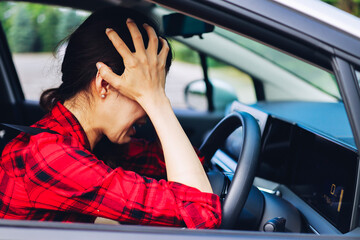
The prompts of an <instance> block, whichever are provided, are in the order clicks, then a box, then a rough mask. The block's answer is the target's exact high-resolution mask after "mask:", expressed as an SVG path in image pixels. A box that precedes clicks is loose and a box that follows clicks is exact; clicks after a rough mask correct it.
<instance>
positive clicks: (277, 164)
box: [0, 0, 360, 237]
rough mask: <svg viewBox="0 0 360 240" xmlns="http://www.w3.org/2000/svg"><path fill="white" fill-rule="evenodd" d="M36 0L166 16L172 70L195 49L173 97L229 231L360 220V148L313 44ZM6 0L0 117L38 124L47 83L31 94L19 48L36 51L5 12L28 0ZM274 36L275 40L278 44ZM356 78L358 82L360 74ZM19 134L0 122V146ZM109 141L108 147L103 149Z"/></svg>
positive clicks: (173, 16) (329, 229)
mask: <svg viewBox="0 0 360 240" xmlns="http://www.w3.org/2000/svg"><path fill="white" fill-rule="evenodd" d="M27 2H30V3H26V4H35V5H36V6H43V5H45V6H50V7H57V8H60V9H61V10H60V12H61V11H62V12H63V13H65V12H66V11H68V9H73V10H74V9H77V11H78V14H80V15H81V14H84V15H81V16H82V19H84V18H85V17H86V16H87V15H86V14H89V13H90V12H91V11H93V10H96V9H98V8H103V7H108V6H114V5H117V4H118V2H119V3H121V5H123V6H126V7H131V8H134V9H137V10H139V11H141V12H144V13H146V14H147V15H149V16H151V17H152V18H154V19H155V20H156V21H157V22H159V23H161V27H162V31H163V33H164V34H165V35H166V36H168V37H169V39H170V43H171V44H172V45H174V48H173V51H174V53H175V60H174V64H173V68H174V69H176V66H188V65H189V64H190V63H188V62H187V63H179V64H177V61H178V60H177V57H178V56H181V53H180V51H179V53H178V52H177V50H179V49H180V48H185V47H186V49H188V50H187V51H188V53H189V52H191V54H193V56H195V57H194V58H195V59H196V63H192V64H194V65H197V71H198V73H196V74H194V75H193V76H195V75H196V77H193V76H192V75H191V72H188V74H187V72H184V73H183V74H184V75H188V76H187V77H188V78H189V80H187V81H185V80H184V82H182V83H181V84H182V85H180V84H178V85H176V82H175V80H174V82H175V84H173V82H172V81H173V80H171V79H172V77H173V76H174V75H176V74H177V73H178V72H177V71H179V72H181V71H184V70H181V69H180V70H173V72H171V71H172V70H170V72H169V75H168V78H169V80H168V83H167V84H168V85H169V87H167V93H168V94H169V95H170V94H171V93H173V94H174V96H175V97H174V99H175V98H176V96H179V98H181V99H182V100H181V101H182V102H181V104H179V105H176V100H174V102H175V103H174V104H173V108H174V111H175V113H176V115H177V117H178V119H179V121H180V123H181V125H182V127H183V128H184V130H185V132H186V134H187V135H188V137H189V139H190V141H191V142H192V144H193V145H194V146H195V147H196V148H199V149H200V151H201V152H202V153H203V155H204V156H205V159H206V164H205V168H206V170H207V172H208V176H209V179H210V182H211V185H212V187H213V190H214V192H215V193H217V194H218V195H219V196H220V198H221V200H222V204H223V214H224V220H223V223H222V228H223V229H231V231H234V230H235V232H239V233H244V232H248V231H255V232H287V233H299V234H308V235H311V236H317V235H320V236H321V235H323V234H325V235H326V234H333V235H336V236H343V235H344V234H345V236H346V234H348V235H349V236H352V235H351V234H353V233H352V231H353V230H356V229H357V228H358V227H359V215H358V212H359V210H358V208H357V207H356V203H357V202H358V199H359V193H360V189H359V188H360V187H359V175H360V174H359V168H358V165H359V158H358V150H357V146H356V141H355V139H354V136H353V131H352V128H351V124H350V121H349V118H348V115H347V111H346V107H345V105H344V101H343V96H342V94H341V89H340V88H339V86H338V82H337V78H338V76H337V75H336V74H335V72H334V70H333V66H332V65H331V58H330V57H329V56H327V55H326V54H324V53H323V52H321V51H318V52H316V51H314V50H313V49H312V46H306V45H304V46H299V47H298V48H297V49H296V50H294V51H290V52H291V54H289V51H288V49H289V48H291V47H293V46H294V44H295V45H296V44H298V45H301V44H300V43H295V42H296V41H295V40H294V39H288V40H286V38H285V37H283V38H281V36H278V35H276V34H274V35H273V36H274V38H273V39H272V40H269V41H268V42H265V41H264V39H261V38H259V39H257V38H256V36H257V35H258V34H260V33H262V30H261V31H260V30H259V31H260V33H251V34H253V35H251V36H249V35H250V34H246V33H244V34H238V32H237V30H236V29H235V28H234V29H229V27H226V28H224V27H222V26H221V21H219V22H218V24H216V25H215V24H211V23H210V22H209V21H201V20H199V19H201V16H199V17H198V18H194V15H193V14H192V15H193V16H192V17H191V16H188V15H187V14H184V13H186V11H182V10H181V9H180V7H179V9H180V10H176V9H174V7H173V8H167V7H166V6H165V5H156V4H154V3H151V2H147V1H89V3H88V4H87V3H86V1H51V0H47V1H46V0H43V1H27ZM34 2H36V3H34ZM159 2H160V3H161V2H162V1H159ZM0 4H4V5H0V7H1V6H6V7H7V11H1V10H0V111H1V114H0V123H10V124H18V125H26V126H29V125H31V124H33V123H34V122H36V121H37V120H39V119H40V118H41V117H42V116H43V115H44V111H43V110H42V109H41V108H40V105H39V102H38V100H37V99H36V97H34V98H32V97H29V96H30V95H29V94H31V93H32V92H34V91H39V92H41V91H42V90H45V89H43V88H42V87H38V86H35V87H32V88H29V89H30V90H27V88H28V85H27V84H31V82H32V81H35V80H36V79H31V77H32V76H29V77H28V76H26V73H25V77H28V78H29V81H30V83H29V82H26V83H25V80H23V79H25V77H23V76H24V74H23V75H22V76H21V74H22V73H21V71H22V70H21V66H23V65H21V64H20V60H19V59H20V58H19V57H18V56H22V57H23V58H24V57H31V55H30V54H28V55H26V54H22V55H21V54H20V53H17V52H15V51H13V49H15V48H14V47H13V46H12V45H11V44H12V43H10V42H11V41H10V40H9V39H11V36H10V35H9V33H11V30H9V29H10V25H9V22H10V20H8V19H10V17H8V18H6V16H10V15H11V14H13V12H15V10H11V9H15V7H16V5H17V4H23V3H20V2H18V1H7V2H5V3H0ZM5 4H7V5H5ZM39 9H40V7H39ZM11 11H12V12H11ZM83 12H85V13H83ZM6 14H8V15H6ZM40 15H41V12H40V13H39V15H38V16H37V21H40V20H39V19H40V17H39V16H40ZM84 16H85V17H84ZM239 21H244V20H243V19H240V20H239ZM251 24H255V23H252V22H251ZM255 25H256V24H255ZM244 26H245V25H244ZM244 26H243V27H244ZM244 28H245V27H244ZM255 30H256V29H255V28H254V31H255ZM246 31H248V32H251V30H249V29H248V30H246ZM248 32H247V33H248ZM269 34H270V33H269ZM270 35H271V34H270ZM64 37H65V36H64ZM264 38H265V37H264ZM275 40H276V41H278V42H277V43H276V44H277V45H276V44H274V45H272V41H275ZM280 42H281V43H280ZM280 46H282V48H281V47H280ZM58 49H61V48H58ZM296 51H297V52H299V54H298V55H296V54H295V52H296ZM310 52H312V53H310ZM55 54H56V53H55ZM309 56H313V58H312V59H311V57H309ZM184 58H186V56H185V57H184ZM30 61H34V60H31V59H30ZM181 64H182V65H181ZM184 69H185V68H184ZM187 69H190V67H189V68H186V70H185V71H188V70H187ZM194 69H195V68H194ZM219 69H220V70H219ZM20 73H21V74H20ZM179 74H180V73H179ZM45 75H46V71H45ZM181 76H182V75H181ZM356 76H357V78H358V81H360V71H356ZM34 78H35V77H34ZM239 78H242V80H239ZM174 79H176V78H174ZM43 81H44V80H43ZM171 84H173V85H171ZM176 94H177V95H176ZM169 98H170V99H171V100H173V99H172V96H169ZM137 128H138V129H137V135H136V137H139V138H146V139H148V140H154V139H156V133H155V130H154V128H153V127H152V125H151V123H150V121H148V123H147V124H145V125H144V126H141V127H137ZM18 133H19V132H18V131H17V130H14V129H11V128H8V127H5V126H0V151H2V149H3V147H4V146H5V145H6V144H7V143H8V142H9V141H10V140H11V139H13V138H14V137H15V136H16V135H17V134H18ZM108 144H109V143H108V142H106V140H104V142H102V143H101V144H99V147H98V149H97V152H98V154H99V155H100V156H101V152H102V151H104V149H108V146H107V145H108ZM0 224H1V221H0ZM354 234H355V235H354V236H355V237H356V236H357V237H358V235H356V233H354ZM297 236H299V235H297Z"/></svg>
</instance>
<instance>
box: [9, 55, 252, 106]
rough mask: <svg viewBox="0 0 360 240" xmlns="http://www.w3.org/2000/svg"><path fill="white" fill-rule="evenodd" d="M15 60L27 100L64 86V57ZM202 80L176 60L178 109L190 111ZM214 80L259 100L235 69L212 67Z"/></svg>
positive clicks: (173, 85)
mask: <svg viewBox="0 0 360 240" xmlns="http://www.w3.org/2000/svg"><path fill="white" fill-rule="evenodd" d="M13 59H14V63H15V67H16V69H17V71H18V75H19V78H20V82H21V85H22V88H23V91H24V94H25V98H26V99H28V100H36V101H38V100H39V98H40V95H41V93H42V92H43V91H44V90H46V89H49V88H53V87H57V86H59V85H60V83H61V72H60V69H61V61H62V59H61V58H58V57H54V56H53V55H52V54H51V53H36V54H34V53H25V54H14V55H13ZM202 77H203V73H202V69H201V67H200V66H199V65H194V64H188V63H184V62H179V61H173V64H172V66H171V68H170V71H169V73H168V76H167V82H166V89H165V90H166V93H167V96H168V97H169V99H170V101H171V104H172V106H173V107H174V108H186V104H185V100H184V89H185V87H186V85H187V84H188V83H189V82H191V81H194V80H198V79H202ZM210 77H211V78H216V79H222V80H224V81H226V82H227V83H228V84H230V85H231V87H232V88H233V89H234V91H235V92H236V94H237V96H238V97H239V99H240V100H241V101H243V102H245V103H251V102H254V101H255V100H256V98H255V93H254V87H253V85H252V81H251V80H250V79H249V77H248V76H247V75H246V74H244V73H241V72H239V71H238V70H235V69H234V68H231V67H228V68H225V69H221V68H220V69H211V68H210Z"/></svg>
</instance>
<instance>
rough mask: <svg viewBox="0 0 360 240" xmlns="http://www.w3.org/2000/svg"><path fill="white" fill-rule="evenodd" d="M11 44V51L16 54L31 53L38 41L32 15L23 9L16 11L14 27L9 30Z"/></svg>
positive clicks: (19, 8) (18, 8) (13, 20)
mask: <svg viewBox="0 0 360 240" xmlns="http://www.w3.org/2000/svg"><path fill="white" fill-rule="evenodd" d="M8 38H9V44H10V48H11V49H16V52H29V51H31V50H32V46H33V45H34V43H35V40H36V34H35V29H34V26H33V24H32V23H31V15H30V14H29V12H28V11H26V9H25V8H23V7H17V8H16V9H15V16H14V18H13V19H12V25H11V28H10V29H9V34H8Z"/></svg>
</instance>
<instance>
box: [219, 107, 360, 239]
mask: <svg viewBox="0 0 360 240" xmlns="http://www.w3.org/2000/svg"><path fill="white" fill-rule="evenodd" d="M290 104H291V103H290ZM334 106H335V105H334ZM262 107H263V106H260V107H259V106H251V107H249V106H247V105H243V104H241V103H238V102H235V103H234V104H233V105H232V106H231V109H230V111H246V112H249V113H250V114H252V115H253V116H254V117H255V118H256V119H257V120H258V122H259V126H260V129H261V133H262V148H261V153H260V159H259V160H260V166H259V170H258V173H257V177H259V178H261V179H266V180H268V181H271V182H275V183H277V184H279V185H282V186H285V187H286V188H287V189H289V190H290V191H291V192H293V193H294V194H295V195H296V196H297V197H298V198H300V199H301V200H302V202H304V203H305V204H306V205H308V206H310V208H311V209H312V210H313V211H315V212H316V213H318V214H319V215H320V216H321V217H323V218H324V219H326V220H327V221H328V222H329V223H330V224H331V225H332V226H334V227H335V228H336V229H337V230H338V231H339V232H341V233H346V232H348V231H350V229H351V223H352V221H353V216H354V211H356V209H355V207H354V203H355V201H356V198H355V197H356V195H355V191H356V183H357V172H358V167H359V166H358V154H357V150H356V148H355V147H354V145H352V144H351V143H352V142H351V141H348V139H349V137H348V135H347V137H346V138H343V136H344V135H342V137H338V138H337V137H334V134H333V133H334V132H335V131H336V130H334V129H330V130H329V131H328V132H330V133H325V130H326V129H325V127H324V126H322V127H323V128H322V129H321V130H319V128H315V127H313V126H310V125H309V124H305V123H304V122H302V121H301V120H299V119H298V120H297V121H295V119H292V120H289V119H290V117H289V116H286V112H285V114H276V113H275V114H274V113H269V112H266V110H263V109H262ZM297 111H300V112H301V111H302V109H299V108H298V109H297ZM303 112H304V111H303ZM307 114H310V113H309V111H307ZM330 114H335V113H334V112H331V113H330ZM323 117H324V121H326V116H323ZM309 119H310V118H309ZM316 121H318V122H321V120H319V119H317V120H316ZM326 124H327V123H326V122H324V124H323V125H326ZM339 124H345V125H346V123H344V122H342V123H341V122H339ZM347 124H348V123H347ZM330 126H331V125H330ZM340 127H342V128H344V126H340ZM240 134H241V129H239V130H237V131H236V132H234V133H233V134H232V135H231V136H230V137H229V138H228V140H227V142H226V143H225V145H224V147H223V151H224V153H226V155H228V156H230V158H232V159H234V160H235V159H237V156H238V155H239V153H240V151H241V144H242V143H241V141H236V139H241V137H240V136H239V135H240ZM343 134H344V132H343ZM345 135H346V134H345ZM344 139H347V140H346V141H344ZM222 158H223V157H222ZM235 161H236V160H235ZM230 165H231V164H230ZM298 210H299V211H300V212H302V211H301V209H298ZM302 214H303V215H304V213H302ZM304 217H305V220H306V218H307V216H306V214H305V216H304Z"/></svg>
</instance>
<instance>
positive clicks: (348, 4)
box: [323, 0, 360, 16]
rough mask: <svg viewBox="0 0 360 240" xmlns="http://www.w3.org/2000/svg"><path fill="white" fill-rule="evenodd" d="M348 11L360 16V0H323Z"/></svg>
mask: <svg viewBox="0 0 360 240" xmlns="http://www.w3.org/2000/svg"><path fill="white" fill-rule="evenodd" d="M323 1H324V2H327V3H329V4H331V5H334V6H335V7H338V8H340V9H342V10H344V11H346V12H349V13H351V14H354V15H355V16H360V0H323Z"/></svg>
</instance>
